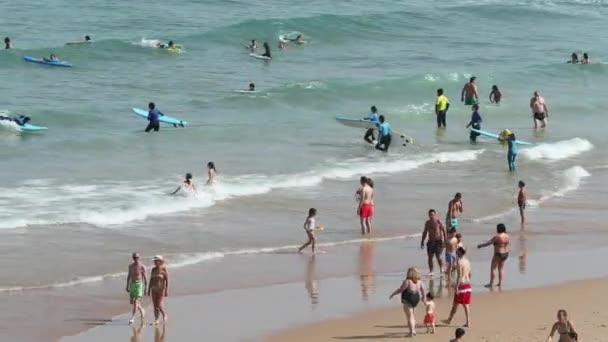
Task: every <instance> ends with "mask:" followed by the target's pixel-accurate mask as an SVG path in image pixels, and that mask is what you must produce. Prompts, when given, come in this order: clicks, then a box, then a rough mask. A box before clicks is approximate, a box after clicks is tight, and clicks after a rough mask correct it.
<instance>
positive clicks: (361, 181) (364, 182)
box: [359, 176, 367, 185]
mask: <svg viewBox="0 0 608 342" xmlns="http://www.w3.org/2000/svg"><path fill="white" fill-rule="evenodd" d="M359 183H361V185H365V184H367V177H365V176H361V179H359Z"/></svg>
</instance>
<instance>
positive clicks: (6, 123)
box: [0, 120, 48, 132]
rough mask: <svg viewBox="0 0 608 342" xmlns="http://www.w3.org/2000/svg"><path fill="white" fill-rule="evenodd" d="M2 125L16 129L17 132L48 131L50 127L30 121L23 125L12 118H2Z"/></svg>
mask: <svg viewBox="0 0 608 342" xmlns="http://www.w3.org/2000/svg"><path fill="white" fill-rule="evenodd" d="M0 125H2V126H4V127H6V128H10V129H14V130H16V131H17V132H40V131H46V130H47V129H48V127H44V126H36V125H32V124H29V123H26V124H25V125H23V126H19V125H17V123H16V122H14V121H10V120H0Z"/></svg>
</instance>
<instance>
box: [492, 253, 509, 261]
mask: <svg viewBox="0 0 608 342" xmlns="http://www.w3.org/2000/svg"><path fill="white" fill-rule="evenodd" d="M494 256H497V257H499V258H500V260H501V261H507V259H508V258H509V252H506V253H498V252H497V253H494Z"/></svg>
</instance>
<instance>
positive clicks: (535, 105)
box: [530, 90, 549, 129]
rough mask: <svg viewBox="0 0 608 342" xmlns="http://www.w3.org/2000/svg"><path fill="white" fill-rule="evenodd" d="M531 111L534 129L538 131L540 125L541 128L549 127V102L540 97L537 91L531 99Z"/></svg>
mask: <svg viewBox="0 0 608 342" xmlns="http://www.w3.org/2000/svg"><path fill="white" fill-rule="evenodd" d="M530 109H531V110H532V115H533V119H534V128H535V129H537V128H538V125H539V124H540V128H545V127H547V120H548V119H549V109H548V108H547V102H546V101H545V98H544V97H542V96H541V95H540V92H539V91H538V90H537V91H535V92H534V95H532V98H530Z"/></svg>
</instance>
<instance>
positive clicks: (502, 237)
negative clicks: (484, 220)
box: [477, 223, 511, 287]
mask: <svg viewBox="0 0 608 342" xmlns="http://www.w3.org/2000/svg"><path fill="white" fill-rule="evenodd" d="M510 240H511V238H510V237H509V234H507V227H506V226H505V225H504V224H503V223H499V224H498V225H497V226H496V235H494V237H493V238H491V239H490V240H489V241H488V242H486V243H482V244H480V245H477V248H484V247H487V246H490V245H493V246H494V256H493V257H492V263H491V265H490V283H489V284H487V285H486V287H492V286H494V270H496V269H498V284H497V285H498V286H499V287H500V286H501V285H502V279H503V277H504V267H505V261H507V258H508V257H509V241H510Z"/></svg>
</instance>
